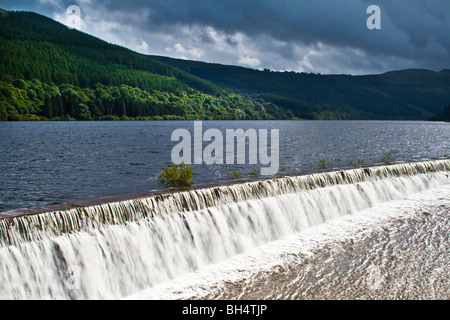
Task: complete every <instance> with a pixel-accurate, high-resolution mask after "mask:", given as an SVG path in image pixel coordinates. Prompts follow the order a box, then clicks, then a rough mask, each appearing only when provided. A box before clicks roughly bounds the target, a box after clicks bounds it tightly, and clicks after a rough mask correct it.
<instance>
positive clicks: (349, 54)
mask: <svg viewBox="0 0 450 320" xmlns="http://www.w3.org/2000/svg"><path fill="white" fill-rule="evenodd" d="M4 2H5V1H4ZM5 3H6V4H5V5H4V6H5V7H6V9H22V10H23V9H28V10H32V11H37V12H40V13H43V14H47V15H49V16H51V17H54V16H55V14H56V13H55V12H56V11H58V10H59V11H61V10H63V9H64V8H65V7H67V6H68V5H70V4H73V3H75V4H77V5H79V6H80V7H81V9H82V12H83V16H84V18H85V20H86V21H88V22H89V21H91V24H89V25H87V27H86V28H87V30H83V31H86V32H89V31H91V32H92V33H93V32H95V33H96V34H95V35H96V36H99V37H102V34H98V33H99V32H100V33H101V32H102V30H103V32H105V36H106V31H105V30H108V31H109V32H110V33H111V34H110V35H109V36H110V37H113V38H114V40H115V41H119V42H120V41H122V43H121V44H124V45H129V46H131V47H132V48H133V49H139V48H138V47H139V44H141V45H142V48H144V47H148V48H149V49H148V50H150V52H147V53H159V54H162V53H164V52H166V53H169V54H178V55H179V56H183V57H188V58H201V59H203V60H206V61H210V62H224V63H232V62H235V63H237V62H238V60H239V61H241V62H247V64H248V65H251V66H254V67H260V68H263V67H266V66H271V67H273V68H275V69H278V70H283V69H290V70H300V71H302V70H305V71H314V69H316V70H317V71H318V72H323V71H325V72H334V73H337V72H342V73H347V72H348V73H364V72H377V71H378V72H382V71H387V70H391V69H397V68H401V67H418V68H429V69H434V70H440V69H442V68H449V67H450V66H449V65H450V37H449V34H450V1H447V0H395V1H393V0H373V1H372V0H371V1H366V0H334V1H333V0H150V1H142V0H127V1H112V0H109V1H108V0H101V1H89V0H79V1H76V0H71V1H59V0H41V1H22V2H21V1H14V2H13V1H6V2H5ZM371 4H375V5H378V6H380V8H381V23H382V25H381V30H369V29H367V27H366V20H367V18H368V17H369V15H368V14H367V13H366V9H367V7H368V6H369V5H371ZM94 22H96V23H97V24H98V25H97V26H96V25H95V24H94ZM91 32H89V33H91ZM112 33H114V35H113V34H112ZM133 39H135V40H133ZM133 41H134V42H133ZM233 48H234V49H233ZM233 55H234V57H232V56H233ZM214 59H219V60H214Z"/></svg>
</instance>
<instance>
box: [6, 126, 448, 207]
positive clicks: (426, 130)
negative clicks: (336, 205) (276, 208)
mask: <svg viewBox="0 0 450 320" xmlns="http://www.w3.org/2000/svg"><path fill="white" fill-rule="evenodd" d="M203 127H204V130H206V129H208V128H218V129H220V130H222V131H224V130H225V129H236V128H242V129H248V128H254V129H256V130H258V129H279V130H280V166H285V167H287V168H289V169H290V170H294V171H297V172H304V171H310V170H311V169H315V168H316V167H317V163H318V161H319V159H321V158H326V159H327V160H328V161H329V162H332V163H333V165H334V167H337V168H341V167H347V166H349V160H350V159H354V160H356V159H357V158H361V159H364V160H365V163H366V164H370V163H371V162H370V159H371V158H372V159H376V158H379V157H381V156H383V154H384V153H386V152H391V154H392V156H393V157H394V158H395V159H396V160H397V161H418V160H425V159H435V158H440V157H443V155H445V154H447V155H448V154H450V127H449V126H448V124H444V123H431V122H382V121H205V122H203ZM177 128H186V129H188V130H190V131H191V132H192V131H193V122H188V121H174V122H42V123H32V122H28V123H26V122H20V123H12V122H0V151H1V152H0V178H1V189H0V212H1V211H7V210H11V209H16V208H29V207H35V206H42V205H48V204H56V203H63V202H70V201H76V200H84V199H93V198H99V197H104V196H110V195H119V194H129V193H135V192H145V191H148V190H153V189H160V188H162V186H161V185H160V183H159V181H158V179H157V178H156V174H157V173H158V172H160V171H161V170H162V168H164V166H166V165H167V164H169V163H170V161H171V159H170V154H171V150H172V148H173V146H174V145H176V143H175V142H171V139H170V137H171V134H172V132H173V130H175V129H177ZM259 168H260V165H257V166H251V165H215V166H206V165H197V169H196V171H195V173H194V181H195V183H206V182H220V181H228V172H230V171H232V170H236V171H239V172H242V173H243V174H244V175H245V174H247V175H248V173H249V171H250V170H255V169H256V170H259ZM279 173H280V174H283V172H281V171H280V172H279Z"/></svg>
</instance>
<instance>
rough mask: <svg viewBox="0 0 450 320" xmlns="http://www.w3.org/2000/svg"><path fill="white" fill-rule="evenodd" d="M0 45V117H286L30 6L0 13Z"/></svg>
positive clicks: (16, 118)
mask: <svg viewBox="0 0 450 320" xmlns="http://www.w3.org/2000/svg"><path fill="white" fill-rule="evenodd" d="M0 47H1V48H2V50H1V52H0V120H37V119H44V120H46V119H55V120H68V119H77V120H91V119H93V120H97V119H101V120H108V119H118V118H122V119H130V118H133V119H145V120H147V119H153V120H161V119H279V118H285V117H287V115H286V113H285V112H283V111H280V110H278V108H277V107H276V106H275V105H273V104H271V103H266V102H264V101H262V100H259V101H256V100H255V99H253V98H250V97H247V96H245V95H241V94H236V93H234V92H232V91H231V90H225V89H223V88H220V87H218V86H216V85H214V84H212V83H210V82H209V81H205V80H203V79H201V78H199V77H196V76H193V75H191V74H189V73H187V72H184V71H181V70H179V69H177V68H174V67H171V66H169V65H167V64H164V63H161V62H158V61H156V60H154V59H151V58H149V57H147V56H144V55H142V54H138V53H135V52H133V51H131V50H129V49H126V48H123V47H120V46H117V45H111V44H109V43H107V42H105V41H102V40H100V39H98V38H95V37H92V36H90V35H87V34H85V33H82V32H79V31H77V30H70V29H68V28H67V27H66V26H64V25H62V24H60V23H58V22H55V21H53V20H52V19H49V18H46V17H44V16H41V15H38V14H35V13H29V12H10V13H9V14H8V16H7V17H2V18H0Z"/></svg>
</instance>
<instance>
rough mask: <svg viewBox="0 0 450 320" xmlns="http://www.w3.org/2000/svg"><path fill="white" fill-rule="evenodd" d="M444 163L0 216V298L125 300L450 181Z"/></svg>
mask: <svg viewBox="0 0 450 320" xmlns="http://www.w3.org/2000/svg"><path fill="white" fill-rule="evenodd" d="M448 171H450V161H448V160H441V161H429V162H420V163H406V164H395V165H388V166H379V167H372V168H360V169H352V170H342V171H335V172H323V173H316V174H310V175H304V176H292V177H282V178H276V179H270V180H264V181H255V182H247V183H241V184H236V185H230V186H218V187H213V188H205V189H198V190H190V191H184V192H177V193H172V194H165V195H158V196H152V197H147V198H140V199H130V200H127V201H120V202H115V203H108V204H102V205H94V206H89V207H82V208H73V209H69V210H63V211H56V212H45V213H40V214H35V215H26V216H19V217H12V218H5V219H2V220H0V270H1V273H0V299H23V298H27V299H102V298H121V297H125V296H127V295H129V294H132V293H134V292H138V291H140V290H143V289H145V288H149V287H152V286H155V285H157V284H160V283H163V282H165V281H169V280H171V279H173V278H176V277H178V276H181V275H184V274H187V273H189V272H192V271H194V270H197V269H199V268H201V267H204V266H207V265H210V264H213V263H216V262H220V261H222V260H225V259H227V258H230V257H233V256H235V255H238V254H240V253H243V252H247V251H249V250H252V248H256V247H258V246H261V245H263V244H267V243H270V242H272V241H275V240H279V239H283V238H285V237H288V236H291V235H293V234H295V233H298V232H302V231H303V230H305V229H308V228H310V227H312V226H316V225H319V224H323V223H325V222H328V221H331V220H333V219H336V218H339V217H343V216H346V215H351V214H355V213H358V212H360V211H361V210H364V209H367V208H371V207H374V206H376V205H377V204H381V203H385V202H388V201H392V200H397V199H403V198H404V197H406V196H408V195H411V194H414V193H417V192H421V191H424V190H427V189H432V188H436V187H439V186H441V185H444V184H448V183H450V179H449V177H448Z"/></svg>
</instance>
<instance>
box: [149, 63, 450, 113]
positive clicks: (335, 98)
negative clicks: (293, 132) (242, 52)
mask: <svg viewBox="0 0 450 320" xmlns="http://www.w3.org/2000/svg"><path fill="white" fill-rule="evenodd" d="M152 57H153V58H154V59H155V60H158V61H161V62H164V63H166V64H169V65H171V66H174V67H177V68H179V69H180V70H184V71H186V72H189V73H191V74H192V75H196V76H198V77H200V78H203V79H205V80H208V81H211V82H212V83H214V84H216V85H219V86H225V87H229V88H234V89H238V90H240V91H241V92H247V93H252V94H255V95H258V96H260V97H262V98H263V99H265V100H266V101H270V102H273V103H275V104H277V105H278V106H280V107H283V108H285V109H289V110H291V111H292V113H294V114H295V115H297V116H300V117H306V118H317V117H321V116H326V112H321V110H323V109H328V110H330V109H331V110H333V114H334V115H335V116H336V115H339V114H341V115H342V116H344V117H349V118H358V119H392V120H395V119H416V120H423V119H426V118H427V117H429V116H430V115H432V114H437V113H440V112H441V111H442V108H443V107H444V106H446V105H447V104H448V103H449V102H450V70H442V71H441V72H434V71H429V70H421V69H411V70H403V71H392V72H387V73H384V74H380V75H364V76H351V75H318V74H311V73H310V74H307V73H294V72H272V71H270V70H264V71H258V70H253V69H248V68H243V67H236V66H225V65H220V64H211V63H203V62H195V61H187V60H180V59H172V58H167V57H158V56H152Z"/></svg>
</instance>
